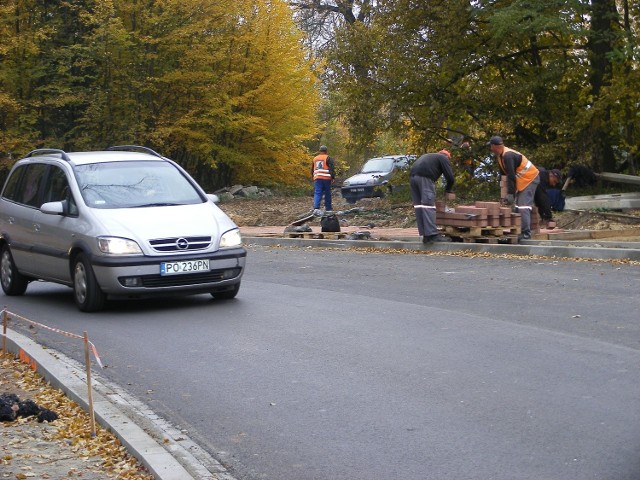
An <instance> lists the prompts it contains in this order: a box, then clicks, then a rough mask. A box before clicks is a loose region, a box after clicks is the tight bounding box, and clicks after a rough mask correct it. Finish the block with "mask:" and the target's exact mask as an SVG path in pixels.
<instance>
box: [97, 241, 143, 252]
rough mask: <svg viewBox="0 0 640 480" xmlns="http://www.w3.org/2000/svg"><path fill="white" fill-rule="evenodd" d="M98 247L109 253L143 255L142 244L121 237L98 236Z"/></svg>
mask: <svg viewBox="0 0 640 480" xmlns="http://www.w3.org/2000/svg"><path fill="white" fill-rule="evenodd" d="M98 248H99V249H100V251H101V252H102V253H106V254H107V255H141V254H142V250H141V249H140V246H139V245H138V244H137V243H136V242H134V241H133V240H129V239H128V238H120V237H98Z"/></svg>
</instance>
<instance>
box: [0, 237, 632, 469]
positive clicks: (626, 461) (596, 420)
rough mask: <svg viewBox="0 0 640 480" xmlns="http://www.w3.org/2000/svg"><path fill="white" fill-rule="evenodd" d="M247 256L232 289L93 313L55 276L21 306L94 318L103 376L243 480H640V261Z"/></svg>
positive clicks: (46, 339) (44, 318)
mask: <svg viewBox="0 0 640 480" xmlns="http://www.w3.org/2000/svg"><path fill="white" fill-rule="evenodd" d="M247 266H248V268H247V272H246V274H245V278H244V281H243V286H242V288H241V290H240V294H239V296H238V298H237V299H236V300H233V301H229V302H215V301H212V300H210V297H208V296H206V295H200V296H195V297H190V298H187V299H176V300H168V299H165V300H158V301H144V302H118V303H116V304H114V305H113V306H112V307H111V308H110V309H109V310H107V311H105V312H101V313H99V314H91V315H87V314H82V313H79V312H77V311H76V310H75V307H74V305H73V303H72V298H71V291H70V290H69V289H67V288H65V287H59V286H56V285H51V284H46V283H38V284H36V285H31V286H30V287H29V289H28V290H27V295H26V296H24V297H12V298H9V297H4V302H5V304H6V306H7V308H8V309H9V310H10V311H13V312H15V313H18V314H20V315H23V316H25V317H28V318H30V319H33V320H36V321H39V322H42V323H45V324H47V325H50V326H53V327H57V328H60V329H63V330H67V331H71V332H75V333H81V332H82V331H84V330H87V331H88V333H89V336H90V338H91V340H92V341H93V343H95V344H96V346H97V348H98V350H99V352H100V354H101V357H102V359H103V361H104V362H105V363H106V364H108V366H109V367H108V368H107V369H105V370H103V371H101V372H100V374H101V375H103V376H105V377H107V378H108V379H110V380H111V381H113V382H115V383H118V384H119V385H121V386H123V387H124V388H126V389H127V390H128V391H129V392H130V393H131V394H133V395H135V396H136V397H138V398H140V399H141V400H143V401H144V402H146V403H147V404H149V405H150V407H151V408H152V409H153V410H154V411H155V412H156V413H158V414H159V415H161V416H162V417H165V418H166V419H168V420H169V421H171V422H172V423H174V424H176V425H178V426H179V427H180V428H182V429H184V430H186V431H187V432H188V435H189V436H191V438H194V439H195V440H196V441H198V442H199V443H200V444H201V445H202V446H203V447H204V448H206V449H207V450H208V451H209V452H210V453H211V454H212V455H213V456H215V457H216V458H218V459H219V460H220V461H221V462H222V463H224V464H225V465H226V466H227V467H228V468H229V470H230V472H231V473H232V474H233V475H234V476H235V477H236V478H237V479H241V480H249V479H250V480H254V479H274V480H307V479H308V480H311V479H319V480H320V479H323V480H324V479H332V480H333V479H335V480H338V479H340V480H342V479H344V480H347V479H348V480H355V479H367V480H369V479H416V480H418V479H420V480H424V479H456V480H460V479H505V480H506V479H509V480H511V479H535V480H539V479H563V480H568V479H576V480H578V479H580V480H583V479H599V480H600V479H611V480H614V479H615V480H624V479H629V480H631V479H637V478H639V477H640V455H639V450H640V381H639V380H640V368H639V367H640V351H639V347H640V324H639V321H638V318H639V315H638V312H639V311H640V296H639V295H638V289H639V287H640V267H637V266H632V265H625V264H613V263H594V262H575V261H552V260H541V259H527V260H519V259H505V258H499V259H498V258H464V257H455V256H426V255H414V254H377V253H358V252H352V251H342V250H337V251H327V250H323V249H288V248H285V249H277V248H276V249H272V248H269V247H250V248H249V256H248V261H247ZM22 331H26V329H23V330H22ZM29 335H30V336H31V334H29ZM35 338H36V339H37V340H38V341H39V342H40V343H42V344H44V345H48V346H51V347H54V348H56V349H57V350H60V351H62V352H63V353H66V354H67V355H69V356H71V357H73V358H75V359H77V360H81V359H82V356H83V351H82V345H78V344H77V343H76V342H73V341H71V340H70V339H68V338H66V337H61V336H59V335H55V334H51V333H48V332H45V331H38V332H37V333H36V336H35Z"/></svg>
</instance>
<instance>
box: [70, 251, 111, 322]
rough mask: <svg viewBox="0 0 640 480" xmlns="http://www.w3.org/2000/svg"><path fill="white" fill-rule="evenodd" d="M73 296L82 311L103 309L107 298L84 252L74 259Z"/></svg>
mask: <svg viewBox="0 0 640 480" xmlns="http://www.w3.org/2000/svg"><path fill="white" fill-rule="evenodd" d="M73 297H74V300H75V302H76V305H77V306H78V308H79V309H80V311H82V312H95V311H97V310H101V309H102V308H103V307H104V305H105V303H106V299H107V297H106V295H105V294H104V293H103V292H102V290H100V285H98V281H97V280H96V276H95V274H94V273H93V269H92V268H91V263H89V260H88V259H87V257H86V255H85V254H83V253H81V254H79V255H78V256H76V257H75V259H74V261H73Z"/></svg>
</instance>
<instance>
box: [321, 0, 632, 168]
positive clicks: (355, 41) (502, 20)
mask: <svg viewBox="0 0 640 480" xmlns="http://www.w3.org/2000/svg"><path fill="white" fill-rule="evenodd" d="M615 7H616V2H614V0H598V1H594V2H583V1H581V0H570V1H560V0H550V1H545V2H528V1H524V0H513V1H510V0H500V1H496V2H468V1H463V0H453V1H445V0H436V1H431V2H422V1H418V0H396V1H394V2H377V3H376V4H375V6H374V7H373V11H372V12H371V17H370V18H371V21H370V22H368V23H366V24H365V23H362V22H361V23H356V24H349V23H346V24H344V26H343V27H342V28H341V29H340V30H339V31H338V32H337V34H336V43H335V47H334V49H333V50H332V52H331V54H330V57H329V63H330V66H331V70H330V71H331V77H330V80H331V85H332V87H333V88H334V89H335V90H338V91H339V92H340V94H339V95H336V96H335V98H336V99H337V101H338V102H340V109H341V111H343V112H344V116H345V120H346V122H347V124H348V125H349V127H350V133H351V135H352V139H353V140H354V141H355V142H357V143H359V144H360V145H371V144H372V143H373V142H374V139H375V138H377V137H379V136H380V135H382V134H387V133H389V132H392V133H395V134H399V132H404V135H400V136H401V137H408V138H410V139H411V142H412V145H414V147H415V151H422V152H424V151H433V150H436V149H439V148H441V147H442V146H443V144H442V142H443V140H444V139H445V138H462V137H465V136H466V137H469V138H471V139H473V140H475V141H476V143H478V144H481V143H484V142H486V140H487V139H488V138H489V137H490V136H491V135H494V134H501V135H502V136H503V137H505V139H506V140H507V142H508V144H509V146H512V147H514V148H517V149H519V150H521V151H522V152H523V153H525V154H526V155H527V156H528V157H529V158H531V159H532V160H533V161H534V163H537V164H539V165H542V166H546V167H548V168H552V167H560V168H562V167H564V166H566V165H568V164H570V163H578V162H579V163H585V164H590V165H592V166H595V167H600V168H604V166H606V165H608V166H610V167H609V168H616V169H618V170H619V169H622V168H625V165H626V166H627V167H628V168H630V169H633V168H634V165H635V163H634V162H635V160H636V159H637V155H638V152H637V147H636V146H637V145H638V144H639V143H640V123H639V122H640V117H639V116H638V115H637V114H636V113H635V112H637V105H638V98H637V95H638V94H637V92H638V91H640V88H639V87H640V84H639V83H638V82H639V80H640V79H639V78H638V74H637V72H638V70H640V69H639V68H638V66H639V65H638V51H639V48H638V35H637V32H638V31H639V30H638V27H639V26H640V25H639V24H638V20H639V19H640V7H638V4H637V2H636V3H631V2H628V1H620V2H618V7H619V11H620V12H622V13H623V16H622V17H620V16H619V14H618V12H617V11H616V8H615ZM623 20H624V21H623ZM621 25H622V28H621ZM608 152H610V153H608ZM614 155H617V158H615V159H614V158H613V156H614ZM614 160H617V162H615V161H614ZM612 162H613V163H612ZM611 165H614V167H611Z"/></svg>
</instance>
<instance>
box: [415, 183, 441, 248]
mask: <svg viewBox="0 0 640 480" xmlns="http://www.w3.org/2000/svg"><path fill="white" fill-rule="evenodd" d="M409 185H410V186H411V201H412V202H413V208H414V210H415V213H416V223H417V224H418V233H419V234H420V235H422V236H423V237H429V236H431V235H437V233H438V228H437V227H436V186H435V184H434V183H433V181H432V180H431V179H430V178H427V177H421V176H419V175H413V176H412V177H411V179H410V181H409Z"/></svg>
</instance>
